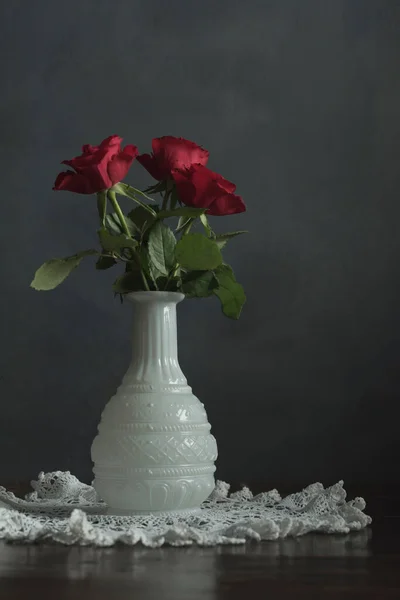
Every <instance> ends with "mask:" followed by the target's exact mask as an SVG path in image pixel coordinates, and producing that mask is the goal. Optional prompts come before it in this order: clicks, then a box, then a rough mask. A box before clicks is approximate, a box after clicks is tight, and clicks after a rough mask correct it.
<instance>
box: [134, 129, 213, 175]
mask: <svg viewBox="0 0 400 600" xmlns="http://www.w3.org/2000/svg"><path fill="white" fill-rule="evenodd" d="M151 146H152V149H153V152H152V153H151V154H141V155H140V156H138V161H139V162H140V164H141V165H142V166H143V167H144V168H145V169H146V170H147V171H148V172H149V173H150V175H151V176H152V177H154V179H157V180H158V181H164V180H166V179H170V177H171V176H172V171H173V170H174V169H187V168H189V167H190V166H192V165H194V164H200V165H206V164H207V161H208V156H209V152H208V151H207V150H204V148H201V147H200V146H198V145H197V144H195V143H194V142H189V140H185V139H183V138H176V137H172V136H171V135H166V136H164V137H161V138H154V139H153V141H152V144H151Z"/></svg>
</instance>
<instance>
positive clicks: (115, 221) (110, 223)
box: [105, 213, 147, 236]
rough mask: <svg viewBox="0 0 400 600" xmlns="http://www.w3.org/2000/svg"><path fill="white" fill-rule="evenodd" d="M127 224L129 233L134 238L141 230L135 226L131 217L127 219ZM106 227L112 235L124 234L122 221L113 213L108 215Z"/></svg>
mask: <svg viewBox="0 0 400 600" xmlns="http://www.w3.org/2000/svg"><path fill="white" fill-rule="evenodd" d="M146 214H147V213H146ZM125 222H126V224H127V226H128V229H129V233H130V234H131V235H132V236H134V235H135V234H136V233H137V232H138V231H139V230H138V228H137V227H136V226H135V223H134V222H133V221H132V220H131V219H130V218H129V215H128V216H127V217H125ZM105 226H106V229H107V231H108V232H109V233H112V234H113V235H119V234H121V233H123V230H122V227H121V223H120V220H119V218H118V215H117V214H116V213H111V214H108V215H106V219H105Z"/></svg>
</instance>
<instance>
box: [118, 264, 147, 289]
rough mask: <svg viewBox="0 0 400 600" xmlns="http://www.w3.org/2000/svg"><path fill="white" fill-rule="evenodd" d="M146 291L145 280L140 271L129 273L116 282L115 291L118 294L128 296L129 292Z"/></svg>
mask: <svg viewBox="0 0 400 600" xmlns="http://www.w3.org/2000/svg"><path fill="white" fill-rule="evenodd" d="M143 290H144V286H143V279H142V277H141V275H140V271H137V270H135V271H127V272H126V273H124V274H123V275H121V277H118V279H116V280H115V281H114V284H113V291H114V292H115V293H116V294H128V293H129V292H140V291H143Z"/></svg>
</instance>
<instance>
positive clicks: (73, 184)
mask: <svg viewBox="0 0 400 600" xmlns="http://www.w3.org/2000/svg"><path fill="white" fill-rule="evenodd" d="M121 142H122V138H121V137H119V136H118V135H111V136H110V137H108V138H107V139H105V140H103V141H102V142H101V144H100V146H90V144H86V145H85V146H83V148H82V153H83V154H81V156H77V157H76V158H72V159H71V160H63V162H62V164H64V165H68V166H69V167H72V168H73V169H75V171H76V173H74V171H64V172H63V173H60V174H59V175H58V177H57V179H56V182H55V184H54V187H53V190H67V191H69V192H77V193H78V194H95V193H96V192H100V191H102V190H107V189H109V188H110V187H112V186H113V185H114V184H115V183H118V182H120V181H121V180H122V179H123V178H124V177H125V176H126V174H127V173H128V171H129V167H130V166H131V164H132V162H133V161H134V160H135V158H136V157H137V155H138V154H139V152H138V149H137V148H136V146H132V145H129V146H125V148H123V149H121Z"/></svg>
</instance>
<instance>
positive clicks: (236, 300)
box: [213, 265, 246, 319]
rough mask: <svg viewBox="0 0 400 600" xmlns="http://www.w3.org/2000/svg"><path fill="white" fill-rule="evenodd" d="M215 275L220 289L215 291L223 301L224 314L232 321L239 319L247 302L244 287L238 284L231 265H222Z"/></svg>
mask: <svg viewBox="0 0 400 600" xmlns="http://www.w3.org/2000/svg"><path fill="white" fill-rule="evenodd" d="M214 274H215V277H216V278H217V281H218V287H217V288H216V289H214V290H213V291H214V294H215V295H216V296H218V298H219V299H220V301H221V305H222V312H223V313H224V314H225V315H226V316H227V317H230V318H231V319H238V318H239V316H240V313H241V310H242V307H243V304H244V303H245V302H246V295H245V293H244V289H243V287H242V286H241V285H240V283H237V281H236V279H235V275H234V273H233V271H232V268H231V267H230V266H229V265H221V266H220V267H218V269H216V271H215V273H214Z"/></svg>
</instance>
